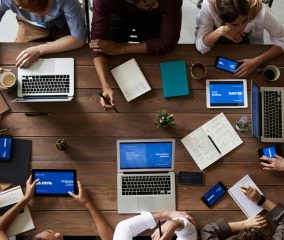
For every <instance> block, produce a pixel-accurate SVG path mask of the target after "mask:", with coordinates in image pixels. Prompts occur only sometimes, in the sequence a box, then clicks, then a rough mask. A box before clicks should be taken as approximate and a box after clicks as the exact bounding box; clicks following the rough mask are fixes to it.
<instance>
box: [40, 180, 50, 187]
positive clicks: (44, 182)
mask: <svg viewBox="0 0 284 240" xmlns="http://www.w3.org/2000/svg"><path fill="white" fill-rule="evenodd" d="M37 185H44V186H52V182H48V181H42V182H38V184H37Z"/></svg>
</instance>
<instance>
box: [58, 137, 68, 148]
mask: <svg viewBox="0 0 284 240" xmlns="http://www.w3.org/2000/svg"><path fill="white" fill-rule="evenodd" d="M67 147H68V145H67V142H66V140H65V139H64V138H59V139H58V140H57V142H56V148H57V149H58V150H60V151H65V150H66V149H67Z"/></svg>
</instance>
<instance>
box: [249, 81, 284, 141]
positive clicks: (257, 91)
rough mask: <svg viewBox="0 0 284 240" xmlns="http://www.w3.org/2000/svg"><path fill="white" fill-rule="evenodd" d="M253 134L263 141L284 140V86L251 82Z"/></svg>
mask: <svg viewBox="0 0 284 240" xmlns="http://www.w3.org/2000/svg"><path fill="white" fill-rule="evenodd" d="M251 103H252V135H253V136H254V137H257V138H259V139H260V140H261V141H262V142H284V131H283V126H284V122H283V120H284V111H283V106H284V88H283V87H258V86H257V84H256V83H254V82H252V83H251Z"/></svg>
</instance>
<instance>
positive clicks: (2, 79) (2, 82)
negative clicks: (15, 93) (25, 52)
mask: <svg viewBox="0 0 284 240" xmlns="http://www.w3.org/2000/svg"><path fill="white" fill-rule="evenodd" d="M16 85H17V78H16V76H15V74H14V73H12V72H4V73H2V74H0V86H1V87H2V88H4V89H9V88H14V87H15V86H16Z"/></svg>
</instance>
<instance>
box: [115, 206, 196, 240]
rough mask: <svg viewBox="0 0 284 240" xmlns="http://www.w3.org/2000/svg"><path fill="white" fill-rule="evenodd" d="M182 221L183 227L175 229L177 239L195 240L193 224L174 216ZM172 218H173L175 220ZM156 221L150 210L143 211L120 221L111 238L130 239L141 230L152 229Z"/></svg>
mask: <svg viewBox="0 0 284 240" xmlns="http://www.w3.org/2000/svg"><path fill="white" fill-rule="evenodd" d="M175 219H179V220H182V221H183V222H184V227H183V228H182V229H180V230H177V231H176V232H175V234H176V235H177V240H197V231H196V228H195V226H194V225H193V224H192V223H191V222H190V221H188V220H187V219H186V218H175ZM175 219H173V220H175ZM156 226H157V223H156V221H155V219H154V217H153V216H152V214H151V213H150V212H143V213H141V215H138V216H135V217H132V218H128V219H126V220H124V221H121V222H120V223H119V224H118V225H117V226H116V228H115V231H114V236H113V240H132V238H133V237H136V236H137V235H138V234H140V233H141V232H143V231H145V230H147V229H149V228H150V229H153V228H155V227H156Z"/></svg>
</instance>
